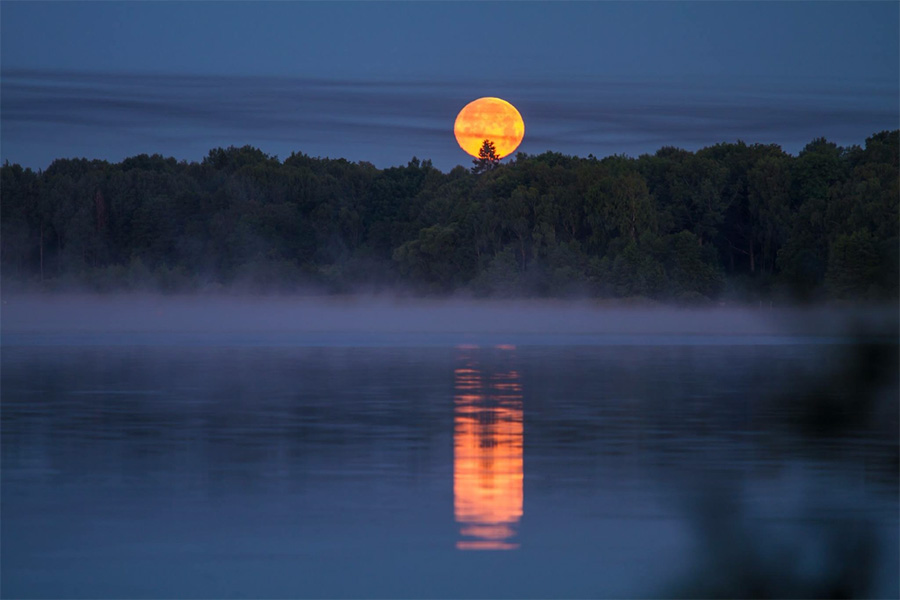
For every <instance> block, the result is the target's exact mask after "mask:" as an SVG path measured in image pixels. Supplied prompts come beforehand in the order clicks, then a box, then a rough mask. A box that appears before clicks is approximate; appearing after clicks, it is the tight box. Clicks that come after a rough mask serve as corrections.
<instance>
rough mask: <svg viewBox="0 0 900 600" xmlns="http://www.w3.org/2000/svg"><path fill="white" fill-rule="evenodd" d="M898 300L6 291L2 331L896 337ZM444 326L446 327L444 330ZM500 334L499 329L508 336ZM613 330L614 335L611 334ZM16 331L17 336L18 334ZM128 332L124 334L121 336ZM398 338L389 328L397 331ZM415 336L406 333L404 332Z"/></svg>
mask: <svg viewBox="0 0 900 600" xmlns="http://www.w3.org/2000/svg"><path fill="white" fill-rule="evenodd" d="M897 327H898V316H897V312H896V308H895V307H872V306H868V307H866V306H863V307H844V308H771V307H764V306H762V305H760V306H758V307H710V308H693V309H690V308H672V307H660V306H627V305H622V304H612V303H600V302H591V301H581V302H579V301H547V300H427V299H415V298H402V297H400V298H398V297H389V296H323V297H310V296H296V297H290V296H164V295H138V294H135V295H129V294H123V295H42V294H34V295H28V294H24V295H8V296H5V297H4V299H3V306H2V329H3V332H4V333H5V334H13V335H20V334H26V333H56V334H61V333H68V334H74V333H85V334H88V333H97V334H99V333H172V334H204V335H216V334H232V333H243V334H254V335H258V336H270V337H271V336H276V337H277V336H290V335H292V334H293V335H295V336H299V337H295V339H296V341H297V343H303V342H304V341H305V340H304V338H303V336H304V335H306V334H315V333H318V334H321V333H339V334H360V335H379V334H380V335H389V334H406V335H412V336H415V339H416V341H417V342H419V343H428V341H429V336H432V337H433V338H434V340H435V341H436V342H439V343H446V342H447V341H452V340H454V339H458V340H460V341H465V340H466V339H468V338H472V337H479V336H494V337H496V336H499V338H503V339H506V338H508V337H509V336H510V335H513V336H536V337H533V341H534V342H536V343H552V342H553V341H554V340H558V341H566V342H567V343H572V342H575V341H577V340H578V339H579V338H581V339H582V340H583V341H590V342H592V343H594V342H598V341H603V339H604V338H606V339H607V341H618V342H621V341H623V340H624V339H625V338H623V337H622V336H640V337H638V338H635V339H637V340H644V341H646V337H645V336H656V339H658V340H665V339H672V336H687V337H686V338H684V339H685V340H688V341H690V340H693V341H702V340H709V341H713V340H715V339H719V341H720V342H721V341H723V340H722V339H720V338H727V341H728V342H729V343H741V341H742V339H743V341H744V342H750V343H752V342H760V341H765V340H768V341H773V340H777V339H781V340H784V339H786V336H787V337H789V336H809V337H811V339H812V340H813V341H815V340H817V339H818V340H827V339H828V338H829V337H833V336H844V335H848V334H849V335H857V334H863V335H876V336H887V337H888V338H890V339H893V340H896V336H897ZM448 336H449V337H448ZM504 336H505V337H504ZM611 336H617V337H611ZM17 339H18V338H17ZM126 339H127V338H126ZM400 339H401V338H395V341H400ZM410 339H412V338H410Z"/></svg>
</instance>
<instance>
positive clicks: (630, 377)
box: [0, 299, 900, 598]
mask: <svg viewBox="0 0 900 600" xmlns="http://www.w3.org/2000/svg"><path fill="white" fill-rule="evenodd" d="M56 302H58V301H56V300H53V301H42V300H37V301H35V300H34V299H24V300H22V299H19V300H16V299H11V304H5V305H4V321H3V338H2V342H3V345H2V362H0V367H2V370H0V376H2V380H0V390H2V538H0V539H2V593H3V596H4V597H22V598H39V597H40V598H49V597H54V598H58V597H67V598H111V597H115V598H168V597H192V598H195V597H196V598H199V597H216V598H231V597H253V598H270V597H279V598H285V597H319V598H321V597H327V598H331V597H340V598H347V597H366V598H369V597H373V598H407V597H415V598H432V597H436V598H444V597H446V598H469V597H478V598H506V597H515V598H523V597H540V598H550V597H553V598H557V597H578V598H585V597H660V596H663V597H723V596H740V597H744V596H775V597H796V596H803V597H826V596H856V597H896V596H897V595H898V593H900V589H898V580H900V574H898V564H900V543H898V542H900V534H898V526H900V523H898V507H900V504H898V401H897V399H898V383H897V366H896V356H897V337H896V332H895V330H894V329H893V327H894V324H893V323H891V324H889V325H888V326H887V328H882V329H880V330H878V331H877V332H876V334H873V333H872V330H871V329H870V330H867V332H866V333H865V334H859V335H856V334H851V333H847V332H848V330H847V329H846V328H841V327H837V326H835V327H833V328H832V329H830V330H828V331H825V330H823V329H822V328H819V327H816V328H814V331H813V330H810V329H807V330H804V331H798V330H796V329H794V330H790V328H785V327H783V323H784V322H785V321H787V322H793V323H796V322H797V320H796V319H786V320H785V319H781V320H776V321H778V323H779V324H778V325H772V326H768V327H756V326H754V327H750V326H749V325H746V323H747V322H748V321H746V320H744V321H741V319H740V318H738V316H734V315H733V318H731V319H729V318H727V316H723V314H722V313H717V312H715V311H712V312H707V313H703V312H692V313H690V314H688V313H685V314H682V315H681V316H680V317H679V319H680V320H678V321H677V322H678V323H681V324H682V325H681V326H674V325H672V321H671V318H672V316H671V315H668V316H666V317H665V320H663V321H654V322H653V325H652V326H645V325H644V324H646V323H648V322H649V321H648V319H649V320H651V321H652V315H651V314H650V313H642V312H641V311H637V312H631V313H629V314H630V315H631V316H629V317H628V318H625V317H623V316H622V315H621V314H617V313H614V312H610V311H603V310H602V309H586V308H584V307H581V308H578V309H577V311H576V310H575V309H569V308H565V307H562V308H560V307H555V308H554V307H550V308H547V307H541V308H538V307H536V306H531V308H529V307H528V306H526V307H524V308H523V307H519V309H517V310H519V312H518V313H516V314H517V315H518V317H519V318H518V319H513V321H515V322H516V323H519V325H515V323H514V324H512V325H510V324H509V323H507V322H506V321H503V320H502V319H501V318H500V317H499V316H498V315H505V314H506V313H505V312H504V311H502V310H500V309H498V308H497V307H496V305H493V304H492V305H490V306H489V307H488V308H485V307H484V306H474V307H473V306H469V307H467V308H460V309H453V310H449V309H448V307H447V306H444V307H443V308H440V307H439V308H440V309H439V310H438V309H435V308H434V307H433V306H428V307H424V308H423V307H422V306H420V305H418V304H415V305H401V306H399V307H398V306H393V308H391V311H389V312H380V313H378V314H375V313H372V312H366V311H371V309H370V308H369V306H370V305H367V307H365V308H360V307H359V306H358V305H353V306H351V307H349V308H347V307H344V308H340V309H337V308H334V306H333V305H328V306H327V307H326V308H322V309H321V311H320V312H319V313H315V317H314V318H310V317H308V314H309V313H310V311H309V310H301V311H300V313H297V314H295V315H294V317H296V318H294V317H290V318H285V315H284V314H282V315H281V317H282V320H281V321H280V322H281V323H283V324H284V325H283V326H282V327H278V326H277V320H273V321H272V322H271V323H269V322H268V321H266V323H269V324H270V325H271V326H267V325H266V323H261V322H259V320H258V319H259V318H260V317H259V316H258V313H253V314H254V315H257V316H248V315H250V313H246V312H245V313H231V314H230V316H229V317H228V318H226V317H225V316H223V315H225V314H226V313H216V312H215V311H216V310H218V309H219V308H221V306H218V305H215V303H213V306H209V305H208V304H204V303H194V304H191V303H190V302H189V303H188V304H187V305H181V306H175V305H173V304H171V303H166V302H163V303H162V304H158V303H156V302H157V301H155V300H153V301H151V300H146V299H143V300H134V301H129V303H128V304H129V307H130V308H127V310H130V311H132V313H131V316H130V317H128V318H125V317H122V316H121V313H119V312H116V311H115V310H113V309H112V308H111V306H112V305H104V304H103V303H102V302H97V303H91V302H89V301H85V302H84V303H83V304H81V305H79V306H80V309H79V310H83V311H86V312H78V313H77V314H76V313H75V312H71V313H69V318H58V319H57V320H54V318H53V315H57V314H58V313H59V312H60V310H61V308H60V307H61V305H60V304H58V303H56ZM141 302H144V303H145V304H141ZM148 302H149V303H150V304H146V303H148ZM192 302H193V301H192ZM278 302H279V303H281V304H279V306H282V304H284V302H286V301H284V302H282V301H278ZM55 303H56V304H55ZM67 306H69V308H67V309H66V310H71V311H74V310H75V309H74V308H71V306H72V304H71V303H70V304H69V305H67ZM135 306H139V307H140V310H138V311H137V312H136V313H135V311H134V307H135ZM204 306H207V307H208V308H203V307H204ZM217 306H218V308H217ZM307 308H309V307H307ZM123 310H126V309H123ZM272 310H273V307H272V305H268V306H267V308H266V311H268V312H267V314H268V313H271V311H272ZM292 310H293V309H292ZM298 310H299V309H298ZM435 310H436V311H437V312H434V311H435ZM529 310H531V311H532V312H530V313H529V312H528V311H529ZM266 311H263V312H266ZM342 311H343V312H342ZM454 311H455V312H454ZM491 311H494V312H491ZM541 311H543V312H541ZM212 313H215V314H217V315H218V316H217V317H216V318H217V319H218V320H217V321H216V322H215V323H212V322H207V321H205V320H204V319H211V318H212V317H210V316H209V315H210V314H212ZM301 313H302V314H305V315H307V321H306V322H304V323H305V324H303V325H298V324H297V323H298V322H299V320H301V316H299V315H300V314H301ZM135 314H139V315H143V316H135ZM404 314H405V315H406V320H404ZM754 314H756V313H754ZM241 315H244V316H245V317H246V318H243V317H242V316H241ZM448 315H449V316H448ZM598 315H599V316H598ZM432 316H433V317H434V318H433V319H432ZM176 317H177V318H176ZM479 318H481V321H478V319H479ZM117 319H120V321H117ZM153 319H156V321H154V320H153ZM254 319H256V320H254ZM629 319H630V320H629ZM511 322H512V321H511ZM523 322H524V323H527V324H528V325H527V326H522V325H521V323H523ZM598 322H603V323H605V324H604V325H602V326H600V325H597V323H598ZM625 322H627V323H630V325H623V324H622V323H625ZM710 322H713V323H715V324H716V325H715V327H712V328H708V327H706V326H705V325H704V324H709V323H710ZM728 322H732V323H744V324H745V325H741V326H736V327H732V328H728V327H722V323H728ZM123 323H125V324H127V326H126V325H123ZM165 323H168V324H169V325H170V326H169V327H163V326H161V324H165ZM223 323H227V327H226V326H223ZM272 323H275V324H272ZM317 323H318V324H319V325H321V326H316V324H317ZM410 323H411V324H410ZM429 323H432V325H431V326H430V327H429V325H428V324H429ZM434 323H439V325H434ZM472 323H476V325H471V324H472ZM684 323H688V324H689V325H688V326H685V325H684ZM398 324H401V325H398ZM402 324H410V325H409V326H402Z"/></svg>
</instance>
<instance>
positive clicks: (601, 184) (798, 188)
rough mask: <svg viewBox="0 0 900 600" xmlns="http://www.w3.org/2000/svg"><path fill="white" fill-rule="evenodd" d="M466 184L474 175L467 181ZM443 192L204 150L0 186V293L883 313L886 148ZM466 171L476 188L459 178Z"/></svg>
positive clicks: (440, 180) (342, 166)
mask: <svg viewBox="0 0 900 600" xmlns="http://www.w3.org/2000/svg"><path fill="white" fill-rule="evenodd" d="M476 163H477V161H476ZM483 167H484V165H483V164H481V165H478V164H477V165H476V167H475V168H473V169H467V168H465V167H462V166H459V167H456V168H454V169H453V170H451V171H450V172H449V173H443V172H441V171H440V170H438V169H436V168H434V167H433V166H432V165H431V162H430V161H427V160H425V161H419V160H418V159H416V158H413V159H412V160H411V161H410V162H409V164H408V165H406V166H405V167H393V168H387V169H382V170H380V169H377V168H375V167H374V166H373V165H371V164H369V163H366V162H360V163H351V162H349V161H347V160H343V159H328V158H312V157H309V156H307V155H305V154H292V155H291V156H290V157H288V158H287V159H285V160H283V161H281V160H279V159H278V158H277V157H272V156H268V155H266V154H265V153H263V152H262V151H260V150H258V149H256V148H252V147H249V146H245V147H243V148H236V147H230V148H227V149H222V148H217V149H215V150H212V151H210V152H209V155H208V156H207V157H206V158H204V159H203V160H202V161H201V162H199V163H197V162H184V161H181V162H179V161H177V160H175V159H174V158H164V157H162V156H159V155H153V156H148V155H145V154H144V155H139V156H135V157H132V158H127V159H125V160H123V161H122V162H120V163H116V164H112V163H109V162H106V161H100V160H86V159H66V160H56V161H54V162H53V163H52V164H51V165H50V166H49V167H48V168H47V169H46V170H44V171H39V172H34V171H32V170H30V169H23V168H22V167H20V166H19V165H15V164H9V163H7V164H5V165H4V166H3V167H2V169H0V175H2V177H0V199H2V202H0V225H2V230H0V260H2V265H0V266H2V278H3V285H4V287H5V288H6V289H7V290H9V289H22V288H38V289H47V290H54V289H68V288H81V289H94V290H99V291H106V290H120V289H159V290H163V291H173V292H181V291H204V290H221V289H236V290H263V291H296V290H316V291H330V292H348V291H360V290H368V291H378V290H385V289H402V290H406V291H409V292H411V293H425V294H448V293H462V294H471V295H476V296H481V295H493V296H513V295H522V296H566V295H589V296H598V297H619V298H623V297H627V298H632V297H643V298H650V299H655V300H660V301H667V302H705V301H709V300H714V299H717V300H723V301H754V302H755V301H758V300H762V299H770V300H800V301H815V300H824V299H864V300H883V299H893V298H896V297H897V296H898V273H900V263H898V248H900V240H898V224H900V217H898V205H900V188H898V182H900V158H898V131H891V132H881V133H878V134H875V135H873V136H872V137H870V138H869V139H867V140H866V142H865V146H864V147H859V146H850V147H840V146H837V145H836V144H834V143H830V142H828V141H827V140H825V139H817V140H815V141H813V142H811V143H810V144H808V145H807V146H806V147H805V148H804V149H803V150H802V151H801V152H800V153H799V154H798V155H797V156H793V155H791V154H788V153H786V152H784V151H783V150H782V149H781V148H780V147H779V146H777V145H761V144H753V145H748V144H745V143H743V142H737V143H722V144H717V145H715V146H711V147H707V148H703V149H701V150H698V151H696V152H688V151H685V150H681V149H677V148H671V147H666V148H662V149H660V150H659V151H658V152H656V153H655V154H653V155H650V154H647V155H642V156H640V157H638V158H630V157H625V156H610V157H607V158H604V159H597V158H595V157H593V156H589V157H587V158H580V157H573V156H566V155H562V154H558V153H554V152H547V153H544V154H541V155H536V156H530V155H525V154H521V153H520V154H518V155H516V156H515V157H512V158H511V159H509V160H508V161H507V162H505V163H501V164H498V165H496V167H495V168H487V169H485V168H483ZM473 171H478V172H477V173H476V172H473Z"/></svg>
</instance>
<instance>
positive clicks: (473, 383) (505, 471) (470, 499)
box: [453, 361, 523, 550]
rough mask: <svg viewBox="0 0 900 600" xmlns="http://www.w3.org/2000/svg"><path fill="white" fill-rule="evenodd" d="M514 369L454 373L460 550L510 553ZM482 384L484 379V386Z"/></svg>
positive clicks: (515, 456)
mask: <svg viewBox="0 0 900 600" xmlns="http://www.w3.org/2000/svg"><path fill="white" fill-rule="evenodd" d="M518 379H519V374H518V372H516V371H508V372H504V373H495V374H493V375H491V376H490V377H489V378H485V377H483V376H482V374H481V372H480V371H479V369H477V368H476V366H475V363H474V361H466V365H465V367H464V368H460V369H456V371H455V381H456V390H457V394H456V396H455V416H454V434H453V442H454V443H453V446H454V451H453V496H454V513H455V516H456V521H457V522H458V523H460V525H461V528H460V533H461V535H462V536H463V537H464V538H466V539H463V540H460V541H459V542H457V544H456V547H457V548H458V549H460V550H511V549H515V548H518V544H514V543H510V542H509V539H510V538H512V537H513V536H515V534H516V530H515V526H516V525H517V524H518V522H519V520H520V519H521V518H522V501H523V491H522V480H523V460H522V444H523V422H522V393H521V392H522V385H521V383H519V381H518ZM485 381H488V382H489V383H488V385H487V387H485Z"/></svg>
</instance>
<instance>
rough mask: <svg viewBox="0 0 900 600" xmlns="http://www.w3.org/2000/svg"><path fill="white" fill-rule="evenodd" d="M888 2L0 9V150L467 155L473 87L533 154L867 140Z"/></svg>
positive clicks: (890, 82)
mask: <svg viewBox="0 0 900 600" xmlns="http://www.w3.org/2000/svg"><path fill="white" fill-rule="evenodd" d="M898 7H900V4H898V3H896V2H872V3H868V2H846V3H844V2H785V3H780V2H737V3H735V2H697V3H689V2H666V3H662V2H650V3H616V2H572V3H541V2H531V3H513V2H502V3H501V2H498V3H481V2H465V3H451V2H447V3H443V2H436V3H431V2H429V3H425V2H393V3H354V2H346V3H311V2H297V3H294V2H273V3H259V2H257V3H243V2H228V3H224V2H223V3H218V2H191V3H179V2H147V3H143V2H86V3H79V2H67V3H55V2H11V1H8V0H5V1H4V2H2V4H0V23H2V25H0V27H2V31H0V33H2V36H0V50H2V54H0V60H2V77H0V84H2V85H0V157H2V160H9V161H10V162H14V163H19V164H22V165H24V166H28V167H32V168H35V169H39V168H40V169H42V168H46V167H47V165H49V164H50V162H51V161H52V160H53V159H54V158H61V157H81V156H84V157H88V158H103V159H107V160H112V161H119V160H122V159H123V158H125V157H127V156H133V155H135V154H140V153H148V154H152V153H161V154H164V155H166V156H174V157H176V158H178V159H187V160H200V159H201V158H203V157H204V156H205V155H206V154H207V152H208V151H209V149H210V148H213V147H217V146H229V145H236V146H242V145H245V144H251V145H254V146H257V147H259V148H261V149H262V150H263V151H265V152H267V153H269V154H275V155H278V156H279V157H280V158H285V157H287V156H288V155H290V153H291V152H303V153H306V154H309V155H311V156H322V157H324V156H329V157H332V158H347V159H349V160H351V161H369V162H372V163H374V164H375V165H376V166H378V167H388V166H393V165H403V164H406V163H407V162H408V161H409V160H410V159H411V158H412V157H413V156H416V157H418V158H420V159H431V160H432V161H433V162H434V165H435V166H436V167H438V168H440V169H441V170H444V171H447V170H449V169H451V168H452V167H453V166H455V165H457V164H463V165H466V166H469V165H470V161H471V159H470V157H468V156H467V155H466V154H465V153H464V152H463V151H462V150H461V149H460V148H459V147H458V146H457V144H456V142H455V140H454V137H453V121H454V118H455V117H456V114H457V112H458V111H459V110H460V109H461V108H462V107H463V106H464V105H465V104H466V103H467V102H469V101H471V100H473V99H475V98H478V97H480V96H499V97H501V98H504V99H506V100H508V101H510V102H512V103H513V104H514V105H515V106H516V107H517V108H518V109H519V111H520V112H521V113H522V116H523V117H524V119H525V139H524V141H523V142H522V145H521V146H520V147H519V151H522V152H527V153H528V154H537V153H541V152H544V151H545V150H553V151H558V152H563V153H565V154H575V155H579V156H587V155H588V154H594V155H595V156H598V157H603V156H607V155H610V154H628V155H631V156H637V155H639V154H642V153H646V152H655V151H656V150H657V149H658V148H660V147H662V146H678V147H682V148H687V149H689V150H695V149H697V148H701V147H703V146H707V145H711V144H715V143H718V142H731V141H735V140H738V139H742V140H744V141H746V142H748V143H753V142H762V143H777V144H780V145H782V147H783V148H784V149H785V150H787V151H788V152H792V153H796V152H798V151H799V150H800V149H802V148H803V146H804V145H805V144H806V143H808V142H809V141H811V140H812V139H814V138H817V137H821V136H824V137H827V138H828V139H829V140H831V141H834V142H837V143H839V144H842V145H848V144H862V143H863V142H864V140H865V138H866V137H867V136H869V135H871V134H872V133H874V132H877V131H881V130H884V129H895V128H897V127H898V120H900V108H898V98H900V64H898V56H900V44H898V37H900V36H898V31H900V25H898V22H900V8H898Z"/></svg>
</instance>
